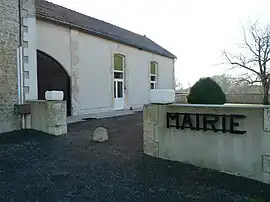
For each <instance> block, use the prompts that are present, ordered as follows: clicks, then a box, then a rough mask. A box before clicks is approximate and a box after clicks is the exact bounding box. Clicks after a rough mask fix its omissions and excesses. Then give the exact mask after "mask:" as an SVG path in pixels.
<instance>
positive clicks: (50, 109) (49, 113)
mask: <svg viewBox="0 0 270 202" xmlns="http://www.w3.org/2000/svg"><path fill="white" fill-rule="evenodd" d="M28 103H29V104H30V105H31V115H28V117H27V128H29V129H34V130H37V131H42V132H45V133H48V134H52V135H63V134H66V133H67V112H66V101H45V100H36V101H28Z"/></svg>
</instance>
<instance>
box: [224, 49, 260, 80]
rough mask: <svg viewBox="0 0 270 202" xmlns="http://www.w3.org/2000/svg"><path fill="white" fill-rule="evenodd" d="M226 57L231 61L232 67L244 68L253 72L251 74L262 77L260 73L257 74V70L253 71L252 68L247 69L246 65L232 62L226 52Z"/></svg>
mask: <svg viewBox="0 0 270 202" xmlns="http://www.w3.org/2000/svg"><path fill="white" fill-rule="evenodd" d="M224 56H225V57H226V59H227V60H228V61H229V63H230V64H231V65H236V66H239V67H242V68H244V69H247V70H249V71H251V72H253V73H255V74H257V75H258V76H260V72H257V71H256V70H254V69H252V68H250V67H247V66H246V65H245V63H243V64H240V63H239V62H235V61H232V60H231V59H230V57H229V56H228V54H227V53H226V52H224Z"/></svg>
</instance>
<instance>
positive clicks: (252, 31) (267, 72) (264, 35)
mask: <svg viewBox="0 0 270 202" xmlns="http://www.w3.org/2000/svg"><path fill="white" fill-rule="evenodd" d="M243 38H244V40H243V45H241V46H240V48H242V50H243V51H244V52H242V53H240V54H239V55H237V56H233V55H230V54H229V53H228V52H226V51H224V56H225V58H226V60H227V61H228V62H229V64H231V65H232V67H233V68H241V69H244V70H247V73H246V74H244V75H243V76H242V77H241V79H240V80H239V82H243V83H246V84H250V85H253V84H255V83H260V84H261V85H262V87H263V94H264V96H263V104H265V105H268V104H269V100H268V93H269V87H270V69H269V67H268V65H269V62H270V26H269V25H267V26H264V27H260V26H259V24H258V23H257V22H256V23H253V24H251V25H250V26H249V27H248V32H247V33H246V30H245V28H243Z"/></svg>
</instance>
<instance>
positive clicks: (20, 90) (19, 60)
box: [17, 0, 25, 129]
mask: <svg viewBox="0 0 270 202" xmlns="http://www.w3.org/2000/svg"><path fill="white" fill-rule="evenodd" d="M21 6H22V1H21V0H18V8H19V46H18V48H17V77H18V104H19V105H22V104H24V91H23V90H24V78H23V47H22V15H21ZM21 129H25V115H21Z"/></svg>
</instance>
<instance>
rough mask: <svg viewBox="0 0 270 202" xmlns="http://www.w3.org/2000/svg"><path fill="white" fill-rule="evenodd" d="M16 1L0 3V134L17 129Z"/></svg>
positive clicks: (17, 25)
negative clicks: (15, 110)
mask: <svg viewBox="0 0 270 202" xmlns="http://www.w3.org/2000/svg"><path fill="white" fill-rule="evenodd" d="M18 45H19V10H18V0H1V1H0V133H3V132H7V131H11V130H16V129H19V126H20V122H19V118H18V117H17V116H16V115H14V113H13V106H14V104H15V103H17V47H18Z"/></svg>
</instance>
